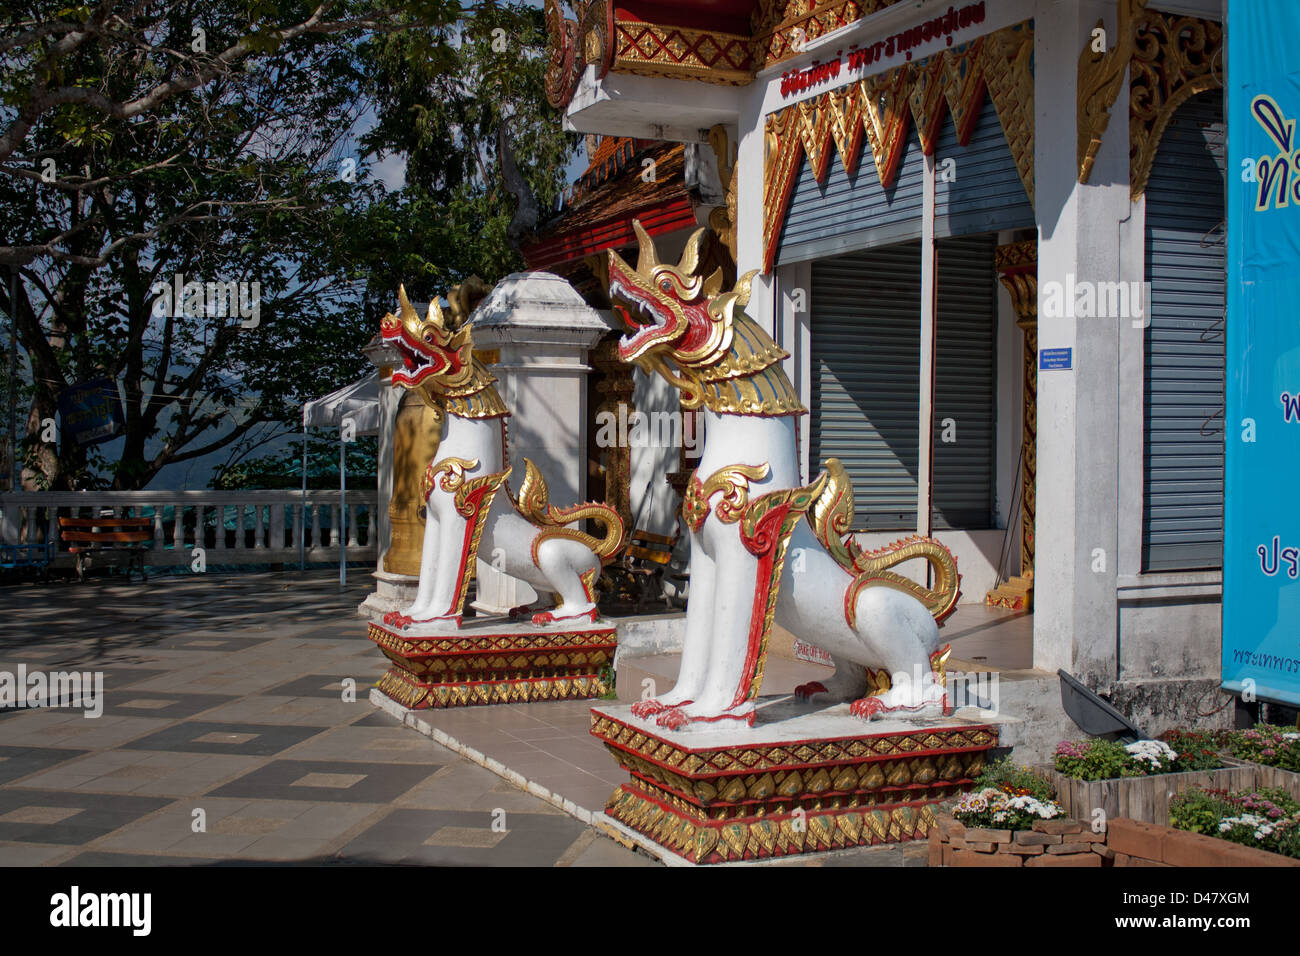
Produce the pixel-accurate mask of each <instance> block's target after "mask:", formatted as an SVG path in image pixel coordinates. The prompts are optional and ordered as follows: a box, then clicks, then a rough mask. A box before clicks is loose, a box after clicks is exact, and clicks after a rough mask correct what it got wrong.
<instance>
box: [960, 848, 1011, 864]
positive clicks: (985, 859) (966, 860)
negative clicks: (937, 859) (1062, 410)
mask: <svg viewBox="0 0 1300 956" xmlns="http://www.w3.org/2000/svg"><path fill="white" fill-rule="evenodd" d="M952 855H953V860H952V865H953V866H1020V857H1018V856H1016V855H1014V854H1012V853H975V852H973V851H971V850H954V851H953V854H952Z"/></svg>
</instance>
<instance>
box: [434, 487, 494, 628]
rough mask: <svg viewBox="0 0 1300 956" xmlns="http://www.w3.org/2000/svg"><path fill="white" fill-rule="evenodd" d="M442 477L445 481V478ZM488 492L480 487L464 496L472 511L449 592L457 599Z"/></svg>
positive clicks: (466, 521) (467, 520)
mask: <svg viewBox="0 0 1300 956" xmlns="http://www.w3.org/2000/svg"><path fill="white" fill-rule="evenodd" d="M443 477H444V479H445V477H446V476H445V475H444V476H443ZM489 491H495V489H494V488H493V487H492V486H491V485H482V486H480V487H478V488H475V489H474V490H473V491H471V492H470V493H469V494H468V495H466V496H465V503H466V504H467V505H473V507H474V511H473V512H472V513H471V515H470V517H468V518H466V519H465V536H464V539H463V540H462V541H461V546H460V554H461V559H460V572H459V573H458V574H457V575H456V587H455V588H453V589H452V592H451V593H452V594H454V595H456V596H457V597H459V596H460V593H461V586H462V585H463V584H464V583H465V572H466V571H467V570H468V569H469V554H470V552H471V551H472V550H473V549H472V547H471V546H472V545H473V543H474V529H475V528H476V527H477V526H478V520H479V509H480V508H481V507H482V506H483V496H484V495H486V494H487V493H488V492H489ZM462 610H463V608H462ZM452 613H455V611H453V612H452Z"/></svg>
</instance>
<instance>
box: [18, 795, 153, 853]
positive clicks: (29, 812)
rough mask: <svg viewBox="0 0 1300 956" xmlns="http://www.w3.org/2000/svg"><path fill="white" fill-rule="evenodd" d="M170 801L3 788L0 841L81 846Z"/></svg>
mask: <svg viewBox="0 0 1300 956" xmlns="http://www.w3.org/2000/svg"><path fill="white" fill-rule="evenodd" d="M168 803H170V801H169V800H165V799H157V798H152V797H135V796H119V795H112V794H92V793H58V792H52V791H48V790H24V789H19V788H10V787H5V788H0V840H4V841H12V842H15V843H59V844H65V845H70V846H78V845H81V844H84V843H88V842H90V841H91V840H95V839H98V838H99V837H101V836H104V835H105V834H107V833H110V832H112V831H113V830H116V829H118V828H119V827H123V826H126V825H128V824H130V823H132V822H134V821H136V820H139V819H140V818H141V817H143V816H146V815H148V814H150V813H153V812H154V811H155V810H158V809H160V808H162V807H164V806H166V805H167V804H168Z"/></svg>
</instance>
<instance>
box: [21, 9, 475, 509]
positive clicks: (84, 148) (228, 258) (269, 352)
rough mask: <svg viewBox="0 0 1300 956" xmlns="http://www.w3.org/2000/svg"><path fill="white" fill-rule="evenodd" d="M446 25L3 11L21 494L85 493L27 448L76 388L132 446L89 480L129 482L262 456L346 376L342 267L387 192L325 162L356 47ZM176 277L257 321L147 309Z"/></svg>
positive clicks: (347, 16)
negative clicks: (109, 411) (221, 451)
mask: <svg viewBox="0 0 1300 956" xmlns="http://www.w3.org/2000/svg"><path fill="white" fill-rule="evenodd" d="M459 14H460V7H459V4H457V3H455V2H452V0H421V2H404V3H399V4H389V5H385V4H382V3H372V2H363V0H340V2H320V3H301V2H285V0H281V2H278V3H272V2H265V0H255V2H253V3H251V4H249V3H247V2H233V0H215V2H209V0H204V2H198V0H191V2H180V3H162V2H142V3H119V2H113V0H103V2H100V3H97V4H89V5H83V6H73V7H67V6H65V5H63V4H61V3H55V2H52V0H41V2H32V3H27V4H24V5H23V6H22V8H21V9H13V8H11V9H10V10H9V11H8V12H6V13H5V14H3V21H0V24H2V26H3V30H2V31H0V32H2V35H3V38H4V39H3V40H0V219H3V221H4V222H5V223H6V230H5V235H4V236H3V242H2V244H0V263H7V264H9V265H10V266H11V267H16V268H17V269H18V270H19V274H20V277H21V280H22V281H21V284H20V285H19V295H18V297H17V300H16V301H13V302H11V301H10V284H9V283H8V282H5V283H0V286H2V287H3V288H2V291H0V306H3V308H4V310H5V311H6V312H10V310H13V314H14V315H15V317H16V320H17V324H18V333H19V341H20V344H21V346H22V348H23V350H24V352H25V354H26V358H27V364H28V366H29V367H30V370H31V383H30V386H29V392H30V395H29V397H30V414H29V418H28V427H27V436H28V437H27V442H26V463H27V468H26V472H25V475H24V484H25V485H26V486H28V487H56V488H58V487H69V486H71V485H72V484H73V483H74V482H78V481H82V482H89V481H94V480H96V476H95V475H94V474H93V470H94V465H95V464H96V461H95V459H94V458H93V457H92V456H91V455H90V454H88V453H87V451H86V450H84V449H81V448H77V447H75V446H73V444H72V443H71V442H64V443H63V447H62V448H61V449H58V450H56V448H55V447H54V446H53V445H52V444H48V443H44V442H42V441H41V431H42V428H41V425H42V422H43V421H45V420H48V419H51V418H53V417H54V414H55V409H56V407H57V400H58V394H59V392H60V391H61V390H62V389H63V388H65V387H66V386H68V385H70V384H72V383H74V382H77V381H83V380H86V379H89V378H95V377H98V376H100V375H107V376H108V377H110V378H112V379H113V380H114V381H116V382H118V383H119V384H120V386H121V388H122V390H123V392H124V395H125V407H124V411H125V419H126V428H125V436H124V446H125V447H124V449H123V452H122V455H121V457H120V459H119V460H118V461H117V462H111V463H105V464H106V465H107V467H108V473H107V474H105V475H101V476H98V480H99V481H107V482H109V483H111V484H112V486H113V487H117V488H138V487H143V486H144V485H145V484H146V483H147V482H148V481H149V480H150V479H151V478H152V477H153V476H155V475H156V474H157V473H158V471H159V470H160V469H161V468H162V467H164V466H166V465H168V464H171V463H175V462H180V461H185V460H189V459H193V458H197V457H200V456H202V455H204V454H207V453H208V452H210V451H213V450H215V449H218V448H223V447H226V446H228V445H230V444H231V443H235V442H240V441H246V442H249V444H250V445H256V444H258V443H259V442H260V441H261V440H262V439H259V438H257V437H256V436H258V434H259V430H261V431H262V432H263V433H264V432H265V430H266V429H268V428H270V429H272V430H273V429H275V428H276V427H283V426H284V425H285V424H286V423H288V422H291V421H292V420H293V419H294V418H295V417H296V414H297V408H298V406H299V405H300V403H301V400H302V399H303V398H304V397H308V396H311V395H314V394H318V393H319V392H320V391H321V390H323V389H324V388H326V387H329V386H331V385H333V384H334V383H336V382H338V381H340V380H343V379H344V378H345V377H346V376H348V375H351V374H354V373H355V372H356V371H358V370H359V368H360V367H361V365H363V361H362V360H361V359H360V357H359V355H358V349H359V347H360V345H362V344H364V342H365V341H366V340H367V339H368V338H369V334H368V332H369V329H368V327H367V324H366V322H367V317H366V316H364V315H363V314H361V313H360V312H359V310H358V309H357V305H356V303H357V300H358V299H359V298H360V296H359V294H358V288H359V287H358V284H357V283H358V279H359V278H360V275H359V274H358V273H357V272H356V270H355V269H354V268H352V267H350V266H349V264H348V261H347V260H348V257H347V252H346V250H347V248H348V246H349V243H350V242H351V241H352V239H353V238H354V235H355V232H354V230H353V229H352V223H353V222H354V221H355V220H357V219H358V218H359V217H361V216H363V215H364V212H365V209H366V208H367V207H368V206H369V205H370V203H371V202H373V201H374V200H375V199H376V198H377V196H378V195H379V190H377V188H376V187H375V184H374V183H372V182H368V181H367V180H366V179H365V177H364V175H363V174H362V173H361V172H360V171H358V175H357V177H355V179H354V178H353V177H352V176H350V175H349V174H347V167H346V166H345V165H344V161H345V160H349V159H353V158H354V157H349V156H343V155H342V154H341V153H342V149H343V146H344V143H345V137H347V136H348V134H349V131H350V130H352V128H353V126H354V124H355V122H356V120H357V119H358V116H359V114H360V112H361V111H362V110H364V108H365V101H364V97H363V96H361V95H360V94H361V92H362V91H363V88H364V86H365V69H366V65H367V51H368V50H369V48H370V45H371V44H372V43H373V42H374V38H376V37H383V36H385V35H396V34H400V33H401V32H402V31H404V30H412V29H425V28H428V27H429V26H430V25H432V24H436V23H440V22H444V21H447V20H450V19H453V18H454V17H456V16H458V15H459ZM177 276H180V277H182V279H183V280H185V279H188V280H199V281H204V282H215V283H226V282H235V283H245V286H244V287H243V288H242V289H241V290H240V291H243V292H245V293H246V300H247V301H248V302H249V303H250V304H251V303H252V302H253V301H256V302H257V309H256V315H255V316H254V315H251V314H243V313H241V314H239V315H237V316H230V315H228V314H227V315H221V314H219V313H220V312H221V311H222V310H221V309H220V308H218V309H216V310H215V312H217V313H218V314H209V313H210V312H213V311H214V310H212V309H211V306H213V305H214V304H215V303H214V301H213V299H214V296H212V295H205V297H204V299H203V302H202V303H201V305H199V304H198V303H196V305H199V307H197V308H194V309H186V308H185V307H184V304H183V303H178V304H175V307H173V308H171V309H167V310H165V314H159V313H160V311H163V310H160V309H159V308H158V305H159V301H158V299H159V295H158V294H159V292H160V291H161V290H162V289H164V288H167V287H168V286H172V287H174V285H175V280H176V277H177ZM254 283H256V287H254V286H253V284H254ZM254 291H255V293H256V298H255V299H254ZM227 311H228V310H227ZM245 311H247V310H245ZM254 319H256V324H254V321H253V320H254Z"/></svg>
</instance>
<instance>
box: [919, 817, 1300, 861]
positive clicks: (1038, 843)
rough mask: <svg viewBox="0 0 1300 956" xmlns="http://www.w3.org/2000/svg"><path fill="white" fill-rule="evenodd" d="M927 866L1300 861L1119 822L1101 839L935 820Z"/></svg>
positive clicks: (1073, 832)
mask: <svg viewBox="0 0 1300 956" xmlns="http://www.w3.org/2000/svg"><path fill="white" fill-rule="evenodd" d="M935 820H936V824H935V826H933V827H931V828H930V865H931V866H1088V867H1098V866H1300V860H1295V859H1291V858H1290V857H1285V856H1281V855H1280V854H1277V853H1269V852H1267V851H1265V850H1256V849H1255V848H1254V847H1248V846H1241V845H1239V844H1236V843H1230V842H1229V841H1227V840H1218V839H1215V838H1214V837H1210V836H1203V835H1201V834H1199V833H1188V832H1187V831H1186V830H1175V829H1174V828H1173V827H1164V826H1159V825H1157V824H1154V823H1142V822H1140V821H1137V820H1128V819H1124V818H1122V817H1121V818H1120V819H1117V820H1111V821H1110V823H1109V825H1108V826H1107V828H1106V832H1105V833H1093V832H1092V829H1091V828H1090V827H1089V826H1088V825H1087V824H1086V823H1082V822H1080V821H1078V820H1064V819H1062V820H1038V821H1037V822H1035V823H1034V828H1033V829H1032V830H1015V831H1013V830H991V829H981V828H976V827H968V826H964V825H962V824H961V823H959V822H957V820H955V819H954V818H953V816H952V814H950V813H946V812H939V813H936V814H935Z"/></svg>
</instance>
